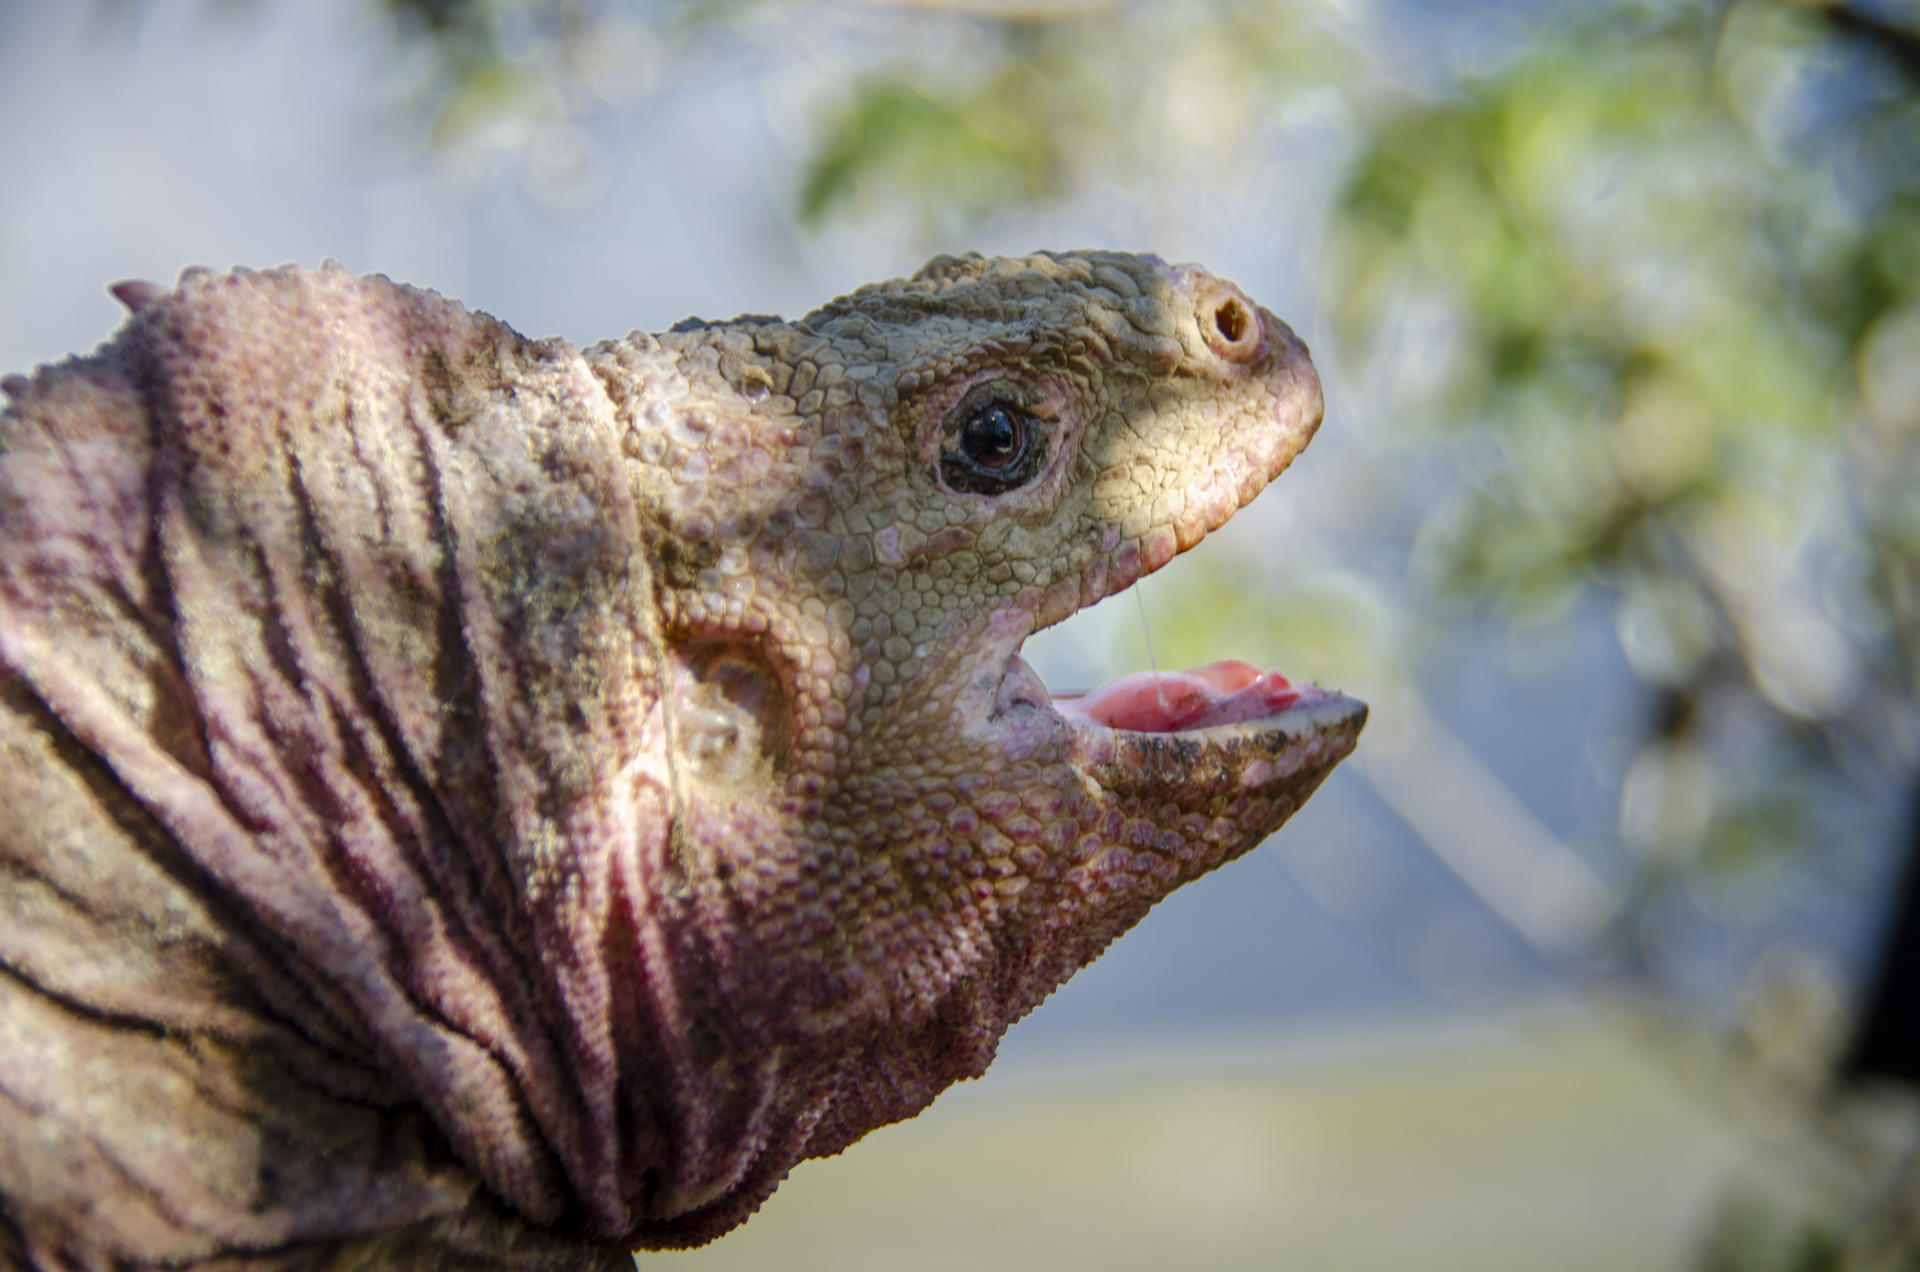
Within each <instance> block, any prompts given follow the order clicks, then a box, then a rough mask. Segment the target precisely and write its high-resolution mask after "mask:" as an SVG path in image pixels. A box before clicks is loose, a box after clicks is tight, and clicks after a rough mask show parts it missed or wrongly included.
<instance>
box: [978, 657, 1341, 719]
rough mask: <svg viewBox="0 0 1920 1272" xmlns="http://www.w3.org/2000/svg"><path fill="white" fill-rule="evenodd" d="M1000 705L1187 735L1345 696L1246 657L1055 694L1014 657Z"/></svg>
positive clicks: (1136, 674)
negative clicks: (1043, 708) (1045, 708)
mask: <svg viewBox="0 0 1920 1272" xmlns="http://www.w3.org/2000/svg"><path fill="white" fill-rule="evenodd" d="M999 698H1000V702H999V704H998V705H999V708H1000V710H1003V711H1004V710H1005V709H1006V708H1008V707H1012V706H1016V705H1020V706H1045V705H1050V706H1051V707H1052V709H1053V711H1054V712H1055V713H1057V714H1058V715H1060V716H1061V717H1063V718H1064V719H1066V720H1068V721H1071V722H1073V723H1075V724H1079V725H1098V726H1101V727H1104V728H1108V729H1116V730H1120V731H1123V732H1128V733H1186V732H1191V731H1194V730H1198V729H1209V728H1213V727H1214V726H1216V725H1228V724H1256V723H1259V722H1262V721H1273V720H1276V719H1277V718H1278V717H1281V716H1285V715H1288V714H1289V713H1291V712H1293V711H1294V710H1295V709H1296V708H1311V707H1319V706H1323V705H1325V704H1328V703H1345V704H1347V705H1348V706H1350V707H1352V708H1353V709H1354V711H1355V713H1359V712H1362V711H1364V708H1363V707H1361V706H1360V704H1359V703H1356V702H1352V701H1351V700H1350V699H1348V698H1346V697H1345V695H1343V694H1340V693H1336V692H1334V691H1333V690H1330V689H1322V688H1321V687H1320V686H1318V685H1296V684H1294V683H1293V682H1292V681H1290V680H1288V679H1287V678H1286V677H1285V676H1283V675H1281V674H1280V673H1279V672H1277V671H1261V670H1260V669H1259V668H1258V667H1255V666H1254V665H1253V664H1252V663H1247V662H1242V661H1240V660H1239V659H1237V658H1235V659H1227V660H1225V661H1223V662H1216V663H1208V664H1207V665H1206V666H1204V667H1194V668H1191V669H1189V670H1186V671H1136V672H1132V673H1129V674H1127V675H1124V676H1120V677H1118V678H1117V679H1114V680H1109V681H1108V682H1107V683H1105V684H1103V685H1101V686H1100V687H1099V688H1097V689H1093V690H1090V691H1088V692H1085V693H1061V694H1053V693H1050V692H1049V691H1048V690H1047V689H1046V687H1045V686H1044V685H1042V684H1041V682H1040V677H1039V676H1038V675H1037V674H1036V673H1035V672H1034V670H1033V668H1032V667H1031V666H1029V665H1028V664H1027V661H1026V660H1025V659H1023V658H1021V657H1020V656H1019V655H1018V654H1016V655H1014V657H1013V658H1012V660H1011V661H1010V663H1009V665H1008V669H1007V675H1006V678H1005V680H1004V681H1003V682H1002V683H1001V686H1000V694H999Z"/></svg>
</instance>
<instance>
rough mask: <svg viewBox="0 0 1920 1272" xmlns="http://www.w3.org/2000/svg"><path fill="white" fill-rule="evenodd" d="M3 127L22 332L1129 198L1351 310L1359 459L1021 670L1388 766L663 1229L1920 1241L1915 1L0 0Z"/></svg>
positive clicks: (833, 248)
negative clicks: (851, 1133)
mask: <svg viewBox="0 0 1920 1272" xmlns="http://www.w3.org/2000/svg"><path fill="white" fill-rule="evenodd" d="M0 155H4V163H3V164H0V370H7V371H13V370H25V369H27V368H29V367H31V366H32V365H33V364H35V363H37V362H42V361H50V360H55V359H58V358H60V357H63V356H65V355H67V354H69V353H72V352H76V351H82V350H85V349H87V348H90V347H91V346H92V345H94V344H95V343H97V342H98V341H100V340H102V339H104V338H105V337H106V336H107V335H108V334H109V333H110V332H111V331H112V330H113V328H114V327H115V326H116V325H117V324H118V322H119V321H120V317H121V314H120V311H119V309H118V307H117V306H116V305H115V304H114V303H113V302H112V301H111V300H110V299H109V298H108V296H107V294H106V292H105V290H104V287H105V285H106V284H107V283H110V282H113V281H116V280H119V279H123V278H130V277H141V278H153V279H157V280H170V279H172V278H173V277H174V276H175V274H176V273H177V272H178V271H179V269H180V268H181V267H183V266H185V265H188V264H196V263H199V264H208V265H214V266H221V267H225V266H229V265H234V264H251V265H259V266H267V265H273V264H277V263H280V262H283V261H296V262H300V263H304V264H315V263H318V262H319V261H320V260H322V259H325V258H328V257H332V258H336V259H338V260H340V261H341V262H343V263H344V264H346V265H347V266H348V267H349V268H351V269H354V270H356V271H374V272H381V273H386V274H389V275H391V276H392V277H394V278H396V279H400V280H403V281H406V282H411V283H415V284H419V285H423V286H428V287H432V288H435V289H437V290H439V291H441V292H443V293H445V294H447V295H450V296H454V297H457V298H459V299H461V300H463V301H464V302H466V303H467V304H469V305H471V306H474V307H477V308H482V309H485V310H487V311H489V312H491V313H494V314H496V315H498V316H500V317H502V318H504V319H505V320H507V321H508V322H510V323H512V324H513V325H514V326H516V327H518V328H519V329H520V330H522V331H524V332H526V333H528V334H530V335H534V336H544V335H554V334H557V335H562V336H565V337H567V338H569V339H572V340H574V341H576V342H580V343H586V342H590V341H592V340H595V339H599V338H602V337H607V336H614V335H620V334H624V333H625V332H627V331H628V330H630V329H634V328H642V329H648V330H658V329H660V328H663V327H665V326H667V325H670V324H671V323H673V322H674V321H676V320H678V319H679V318H681V317H684V316H687V315H689V314H698V315H701V316H706V317H716V318H717V317H725V316H727V315H730V314H733V313H737V312H779V313H785V314H789V315H797V314H799V313H803V312H805V311H807V310H809V309H811V308H813V307H814V306H816V305H818V304H819V303H820V302H822V301H824V300H826V299H828V298H829V297H831V296H834V295H836V294H839V293H841V292H844V291H846V290H848V289H850V288H851V287H853V286H856V285H858V284H860V283H862V282H866V281H871V280H873V279H877V278H882V277H891V276H895V275H899V274H902V273H906V272H910V271H911V270H913V269H914V268H916V267H917V266H918V265H919V264H920V263H921V262H922V261H923V260H924V259H925V258H926V257H927V256H929V255H931V254H933V253H935V252H947V251H964V250H968V249H978V250H982V251H986V252H989V253H1022V252H1026V251H1030V250H1033V249H1035V248H1040V247H1058V248H1066V247H1083V246H1107V247H1118V248H1127V249H1133V250H1148V251H1154V252H1158V253H1160V254H1162V255H1164V256H1167V257H1169V258H1171V259H1175V260H1198V261H1201V262H1203V263H1205V264H1206V265H1208V266H1209V267H1210V268H1212V269H1213V270H1215V271H1216V272H1218V273H1220V274H1222V275H1223V276H1225V277H1228V278H1231V279H1233V280H1234V281H1236V282H1238V283H1239V284H1241V286H1243V287H1244V288H1245V289H1246V290H1247V292H1248V293H1249V294H1251V295H1252V296H1254V297H1255V298H1256V299H1258V300H1260V301H1261V302H1262V303H1264V304H1265V305H1267V306H1268V307H1269V308H1271V309H1273V310H1275V311H1276V312H1278V313H1280V314H1281V315H1282V316H1284V317H1286V318H1287V319H1288V320H1289V321H1290V322H1292V323H1293V324H1294V325H1295V327H1296V328H1297V329H1298V330H1299V331H1300V332H1301V334H1302V335H1303V336H1305V337H1306V339H1307V341H1308V343H1309V344H1310V345H1311V346H1312V347H1313V349H1314V353H1315V358H1316V361H1317V362H1318V364H1319V365H1320V367H1321V368H1322V372H1323V375H1324V376H1325V378H1326V382H1327V397H1328V403H1329V407H1328V415H1327V423H1326V426H1325V428H1324V429H1323V431H1322V432H1321V434H1320V437H1319V439H1318V440H1317V441H1316V442H1315V444H1314V446H1313V447H1312V449H1311V450H1310V451H1308V452H1307V453H1306V455H1305V456H1304V457H1303V458H1302V459H1301V460H1300V461H1299V462H1298V463H1297V464H1296V465H1295V466H1294V468H1293V469H1292V471H1291V472H1289V473H1288V474H1287V476H1285V477H1284V478H1283V479H1282V480H1281V481H1280V482H1279V483H1278V484H1277V485H1276V486H1275V487H1274V488H1273V489H1272V490H1270V491H1269V492H1268V493H1267V495H1266V496H1264V497H1263V498H1262V499H1260V500H1259V501H1258V502H1256V503H1255V504H1254V505H1252V506H1251V507H1249V508H1248V509H1247V510H1246V511H1245V512H1243V513H1242V514H1241V515H1240V516H1239V517H1238V518H1236V519H1235V520H1234V521H1233V522H1232V523H1231V525H1230V526H1229V527H1228V528H1227V529H1226V530H1224V531H1222V532H1221V533H1219V534H1217V535H1215V536H1213V537H1212V538H1210V539H1208V540H1207V541H1206V542H1205V543H1204V544H1202V545H1201V546H1200V547H1199V548H1198V549H1196V550H1195V551H1194V552H1193V553H1192V554H1190V555H1189V557H1188V558H1187V559H1185V560H1183V561H1181V562H1179V563H1178V564H1177V565H1176V566H1175V568H1173V569H1170V570H1168V571H1166V572H1165V573H1163V574H1159V575H1155V576H1153V577H1152V578H1150V579H1147V580H1145V581H1144V582H1143V583H1142V584H1141V585H1140V587H1139V588H1138V589H1136V591H1135V593H1134V594H1133V595H1123V596H1120V597H1116V598H1113V599H1111V600H1109V601H1108V602H1107V603H1105V604H1103V605H1101V606H1099V607H1096V608H1095V609H1094V610H1091V611H1088V612H1086V613H1084V614H1081V615H1079V616H1076V617H1075V618H1074V619H1072V620H1071V621H1069V622H1068V623H1067V624H1064V625H1063V626H1061V627H1059V628H1056V629H1053V630H1052V631H1050V632H1048V633H1044V634H1042V635H1041V636H1039V637H1037V638H1036V639H1035V640H1034V641H1033V642H1032V644H1031V645H1030V659H1031V661H1033V662H1034V663H1035V665H1036V666H1037V667H1038V668H1039V669H1040V671H1041V673H1042V675H1043V677H1044V678H1045V679H1046V680H1047V682H1048V684H1049V685H1051V686H1052V687H1053V688H1055V689H1056V690H1067V689H1075V688H1080V689H1084V688H1089V687H1091V686H1093V685H1094V684H1097V683H1098V682H1100V681H1101V680H1104V679H1106V678H1107V677H1109V676H1112V675H1116V674H1119V673H1122V672H1125V671H1132V670H1138V669H1140V668H1142V667H1144V666H1146V665H1148V663H1149V661H1150V660H1154V661H1157V662H1158V663H1159V664H1160V665H1163V666H1187V665H1192V664H1196V663H1202V662H1207V661H1211V660H1214V659H1217V658H1225V657H1240V658H1246V659H1249V660H1251V661H1254V662H1258V663H1261V664H1263V665H1266V666H1273V667H1278V668H1281V669H1283V670H1284V671H1286V672H1287V673H1288V674H1289V675H1292V676H1295V677H1296V678H1309V677H1310V678H1313V679H1317V680H1320V681H1322V682H1324V683H1328V684H1332V685H1337V686H1339V687H1341V688H1343V689H1345V690H1347V691H1348V692H1351V693H1353V694H1355V695H1356V696H1359V697H1361V698H1364V699H1366V700H1367V701H1369V702H1370V703H1371V704H1372V707H1373V716H1372V720H1371V723H1370V724H1369V726H1368V731H1367V734H1366V736H1365V738H1364V739H1363V741H1362V745H1361V748H1360V751H1359V753H1358V755H1357V756H1356V757H1355V758H1354V759H1353V760H1352V761H1349V762H1348V763H1347V764H1346V765H1345V766H1344V767H1343V768H1342V769H1341V770H1340V771H1339V772H1338V773H1336V775H1335V776H1334V778H1333V779H1332V781H1331V782H1329V784H1328V785H1327V787H1326V788H1325V789H1324V790H1323V791H1322V793H1321V794H1320V795H1318V796H1317V797H1316V798H1315V800H1314V801H1313V802H1312V803H1311V804H1310V805H1309V806H1308V807H1307V808H1306V809H1305V811H1303V812H1302V813H1301V815H1300V816H1298V817H1297V818H1295V820H1294V821H1293V822H1292V823H1291V824H1289V825H1288V826H1287V827H1286V828H1285V829H1284V830H1283V831H1282V832H1281V833H1280V834H1279V835H1278V836H1276V837H1275V838H1274V839H1273V840H1272V841H1271V842H1270V843H1268V844H1267V845H1266V846H1265V847H1263V848H1262V849H1260V850H1259V851H1257V852H1256V853H1254V854H1252V855H1250V856H1249V857H1247V858H1246V859H1244V860H1243V861H1241V862H1239V863H1236V864H1235V865H1233V866H1232V867H1231V868H1229V869H1227V870H1225V871H1222V872H1221V873H1219V874H1217V875H1214V876H1212V877H1210V878H1209V879H1206V880H1203V881H1201V882H1200V883H1198V884H1196V885H1193V886H1191V887H1189V888H1187V889H1185V890H1183V891H1182V892H1180V893H1178V894H1177V895H1176V896H1174V897H1173V898H1172V899H1171V900H1169V901H1168V902H1166V903H1165V904H1164V905H1163V906H1161V907H1160V909H1159V910H1157V911H1156V912H1155V913H1154V914H1153V915H1152V916H1150V917H1149V918H1148V920H1147V921H1146V922H1145V923H1144V924H1142V925H1141V926H1140V927H1139V928H1138V929H1137V930H1136V931H1135V932H1133V933H1132V934H1131V935H1129V936H1128V937H1126V938H1125V939H1124V940H1123V941H1122V942H1120V943H1119V944H1118V945H1117V946H1115V947H1114V949H1113V950H1112V951H1111V952H1110V953H1109V954H1107V955H1106V956H1105V957H1104V958H1103V959H1102V960H1101V961H1100V962H1098V963H1097V964H1095V965H1094V966H1093V967H1092V968H1090V969H1088V970H1087V971H1086V972H1084V973H1082V974H1081V975H1080V976H1079V977H1078V978H1077V979H1076V980H1074V981H1072V982H1071V983H1069V985H1068V986H1066V987H1065V988H1064V989H1063V990H1061V991H1060V992H1059V993H1058V994H1057V995H1056V996H1055V997H1054V998H1053V999H1052V1000H1051V1001H1049V1002H1048V1003H1047V1004H1046V1005H1045V1006H1044V1007H1043V1008H1042V1009H1041V1010H1040V1011H1039V1012H1038V1013H1037V1014H1036V1015H1034V1016H1033V1017H1032V1018H1030V1019H1029V1020H1028V1021H1027V1022H1025V1023H1023V1024H1022V1025H1020V1026H1019V1027H1017V1028H1016V1029H1015V1030H1014V1031H1013V1033H1012V1034H1010V1035H1009V1037H1008V1038H1007V1040H1006V1043H1005V1045H1004V1047H1003V1051H1002V1059H1001V1060H1000V1062H999V1063H998V1065H997V1066H996V1068H995V1070H994V1071H993V1072H992V1073H991V1074H990V1075H989V1076H988V1077H987V1078H986V1079H985V1080H983V1081H982V1082H979V1083H974V1084H969V1085H967V1086H966V1087H964V1088H962V1089H960V1090H956V1091H954V1092H951V1093H949V1094H948V1095H947V1096H945V1097H943V1099H942V1100H941V1102H940V1103H939V1104H937V1105H936V1106H935V1108H934V1109H933V1110H932V1111H931V1112H929V1113H928V1114H926V1115H925V1116H923V1117H921V1118H919V1119H917V1120H916V1121H914V1122H911V1123H908V1124H906V1125H904V1126H900V1127H895V1128H890V1129H888V1130H886V1131H883V1132H880V1133H879V1134H877V1135H875V1136H873V1137H872V1138H870V1139H869V1140H868V1141H867V1142H865V1143H863V1144H862V1145H860V1146H859V1147H858V1148H856V1149H855V1150H853V1151H852V1152H851V1153H849V1154H848V1155H846V1156H845V1157H843V1158H840V1159H836V1160H833V1161H829V1162H820V1163H811V1164H808V1165H806V1166H803V1167H801V1168H800V1169H799V1170H798V1171H796V1172H795V1175H794V1177H793V1179H792V1180H791V1181H790V1182H789V1183H788V1184H787V1185H786V1186H785V1187H784V1188H783V1189H782V1190H781V1192H780V1193H779V1194H778V1195H777V1196H776V1197H775V1198H774V1199H773V1201H772V1202H771V1203H770V1204H769V1205H768V1206H767V1207H766V1209H765V1211H764V1212H763V1213H762V1214H761V1215H760V1216H758V1217H757V1218H756V1219H755V1220H753V1222H751V1223H750V1224H749V1225H748V1226H747V1227H746V1228H744V1229H742V1230H741V1231H739V1232H737V1233H735V1234H734V1235H732V1236H729V1237H727V1238H725V1239H723V1240H722V1241H720V1242H719V1243H717V1244H716V1245H714V1246H712V1247H710V1248H708V1249H706V1250H702V1251H698V1252H694V1253H689V1254H680V1255H671V1256H666V1255H662V1256H653V1255H648V1256H643V1257H642V1258H641V1260H640V1263H641V1265H642V1266H643V1267H647V1268H664V1269H674V1270H677V1272H681V1270H683V1272H722V1270H724V1269H732V1268H759V1267H779V1268H782V1269H789V1268H814V1267H818V1268H846V1269H867V1268H872V1269H881V1268H901V1269H947V1268H955V1269H958V1268H973V1267H977V1266H980V1265H981V1264H983V1263H991V1264H992V1265H994V1266H998V1267H1004V1268H1012V1269H1040V1268H1048V1269H1054V1268H1061V1269H1064V1268H1088V1269H1094V1268H1124V1269H1135V1268H1138V1269H1148V1268H1156V1269H1157V1268H1167V1267H1183V1268H1200V1269H1227V1268H1313V1269H1340V1270H1344V1269H1373V1268H1389V1267H1391V1268H1408V1267H1416V1268H1423V1269H1431V1268H1443V1269H1448V1268H1462V1269H1466V1268H1473V1269H1508V1268H1510V1269H1516V1270H1519V1269H1595V1270H1596V1272H1598V1270H1602V1269H1606V1270H1626V1269H1635V1270H1638V1269H1699V1270H1702V1272H1709V1270H1710V1272H1735V1270H1740V1272H1745V1270H1749V1269H1756V1270H1757V1269H1768V1270H1771V1269H1779V1270H1781V1272H1786V1270H1788V1269H1793V1270H1796V1272H1798V1270H1806V1272H1811V1270H1813V1269H1827V1268H1833V1269H1841V1268H1844V1269H1895V1268H1900V1269H1911V1268H1920V1227H1917V1225H1920V1217H1917V1216H1920V1112H1917V1111H1916V1106H1915V1101H1914V1096H1913V1088H1912V1087H1911V1086H1903V1085H1902V1084H1900V1083H1898V1082H1892V1081H1888V1080H1886V1078H1885V1076H1884V1074H1882V1073H1877V1072H1876V1071H1877V1070H1886V1069H1889V1068H1892V1069H1896V1070H1897V1069H1899V1068H1900V1067H1901V1065H1900V1062H1899V1060H1898V1054H1899V1048H1898V1046H1897V1045H1895V1043H1897V1040H1898V1037H1899V1035H1900V1034H1902V1033H1903V1032H1904V1033H1905V1034H1907V1035H1909V1036H1910V1035H1911V1034H1912V1033H1913V1031H1914V1029H1915V1028H1916V1025H1917V1024H1920V1022H1916V1020H1915V1019H1914V1017H1915V1015H1916V1013H1915V1011H1914V1010H1913V1007H1912V998H1911V997H1910V996H1909V997H1908V998H1906V999H1904V1000H1899V1001H1892V1002H1891V1005H1890V1006H1885V1005H1883V1008H1882V1009H1881V1010H1880V1011H1879V1012H1878V1016H1877V1020H1878V1024H1877V1025H1876V1026H1875V1027H1874V1029H1872V1030H1867V1031H1866V1033H1865V1034H1864V1035H1863V1028H1864V1026H1865V1025H1866V1023H1867V1022H1868V1021H1869V1020H1872V1019H1876V1016H1875V1012H1874V1010H1873V1009H1872V1004H1873V1003H1874V1001H1875V996H1876V992H1877V991H1876V985H1880V984H1882V982H1883V981H1884V975H1883V972H1882V971H1881V970H1880V969H1881V968H1882V967H1883V964H1884V961H1885V960H1884V957H1883V955H1882V952H1881V951H1882V947H1883V945H1884V944H1885V941H1884V939H1883V938H1884V937H1885V935H1886V934H1887V933H1888V932H1890V931H1892V930H1893V929H1894V927H1895V926H1896V924H1895V922H1894V920H1895V912H1896V910H1897V909H1898V906H1897V904H1896V899H1897V898H1898V896H1899V895H1900V891H1901V887H1902V883H1901V880H1902V878H1903V871H1904V869H1905V865H1906V858H1907V856H1908V852H1909V845H1910V844H1912V843H1913V842H1914V841H1915V839H1916V830H1915V826H1914V818H1915V814H1916V804H1915V792H1916V774H1920V710H1917V704H1920V5H1916V4H1914V3H1912V2H1911V0H1878V2H1875V0H1847V2H1846V3H1832V2H1825V0H1717V2H1708V0H1697V2H1695V0H1643V2H1640V3H1629V2H1626V0H1617V2H1616V0H1579V2H1574V0H1565V2H1561V3H1552V2H1550V0H1435V2H1433V3H1424V4H1422V3H1416V2H1415V0H917V2H910V0H895V2H892V3H886V2H883V0H867V2H865V3H857V2H854V0H841V2H839V3H826V2H824V0H822V2H818V3H815V2H810V0H678V2H675V0H338V2H337V3H333V4H328V5H320V4H309V3H295V0H224V2H209V0H75V2H73V3H65V4H54V3H32V2H31V0H15V2H12V3H8V2H6V0H0ZM1880 997H1881V998H1882V999H1887V998H1888V995H1887V994H1886V993H1884V992H1880ZM1896 997H1897V996H1896ZM1902 1003H1904V1006H1903V1005H1902ZM1889 1022H1891V1023H1889ZM1889 1039H1892V1040H1894V1042H1892V1043H1890V1042H1889V1041H1888V1040H1889ZM1889 1057H1893V1059H1892V1061H1891V1062H1890V1060H1889ZM1907 1063H1911V1060H1910V1059H1909V1060H1908V1061H1907Z"/></svg>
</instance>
